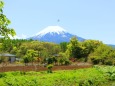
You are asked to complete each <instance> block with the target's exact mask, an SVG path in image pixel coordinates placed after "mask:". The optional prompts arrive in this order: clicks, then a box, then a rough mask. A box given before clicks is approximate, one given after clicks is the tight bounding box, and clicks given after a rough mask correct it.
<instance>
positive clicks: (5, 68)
mask: <svg viewBox="0 0 115 86" xmlns="http://www.w3.org/2000/svg"><path fill="white" fill-rule="evenodd" d="M90 67H92V65H91V64H87V63H78V64H76V65H75V64H74V65H68V66H53V68H52V70H74V69H80V68H90ZM46 70H47V68H46V67H43V66H37V65H34V66H31V65H29V66H24V65H11V64H10V65H8V66H0V72H7V71H46Z"/></svg>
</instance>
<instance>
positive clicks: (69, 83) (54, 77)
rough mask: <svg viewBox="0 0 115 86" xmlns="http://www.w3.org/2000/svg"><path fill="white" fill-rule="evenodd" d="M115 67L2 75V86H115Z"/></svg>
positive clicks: (0, 80) (0, 76)
mask: <svg viewBox="0 0 115 86" xmlns="http://www.w3.org/2000/svg"><path fill="white" fill-rule="evenodd" d="M114 81H115V67H112V66H108V67H100V66H94V67H93V68H88V69H79V70H68V71H67V70H66V71H54V72H53V73H51V74H49V73H47V72H19V71H17V72H6V73H0V85H1V86H114V85H115V83H114Z"/></svg>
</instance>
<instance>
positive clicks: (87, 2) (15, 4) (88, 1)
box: [4, 0, 115, 44]
mask: <svg viewBox="0 0 115 86" xmlns="http://www.w3.org/2000/svg"><path fill="white" fill-rule="evenodd" d="M4 1H5V7H4V14H5V15H6V16H7V17H8V18H9V19H10V20H11V22H12V24H11V25H10V27H13V28H14V29H15V31H16V33H17V35H18V36H20V35H22V34H24V35H27V36H32V35H34V34H36V33H37V32H39V31H41V30H42V29H44V28H46V27H47V26H53V25H59V26H61V27H63V28H64V29H66V30H67V31H68V32H70V33H73V34H76V35H78V36H80V37H83V38H86V39H96V40H101V41H103V42H104V43H107V44H115V0H4ZM58 19H59V20H60V22H57V20H58Z"/></svg>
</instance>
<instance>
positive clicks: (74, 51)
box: [66, 37, 82, 58]
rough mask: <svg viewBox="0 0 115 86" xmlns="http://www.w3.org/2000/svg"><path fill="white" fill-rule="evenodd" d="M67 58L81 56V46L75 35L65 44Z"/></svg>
mask: <svg viewBox="0 0 115 86" xmlns="http://www.w3.org/2000/svg"><path fill="white" fill-rule="evenodd" d="M66 53H67V54H68V57H69V58H81V57H82V54H81V53H82V46H81V43H80V42H79V41H78V40H77V38H76V37H73V38H71V40H70V43H69V44H68V46H67V51H66Z"/></svg>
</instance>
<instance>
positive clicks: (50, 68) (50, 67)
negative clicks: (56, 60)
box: [47, 64, 53, 73]
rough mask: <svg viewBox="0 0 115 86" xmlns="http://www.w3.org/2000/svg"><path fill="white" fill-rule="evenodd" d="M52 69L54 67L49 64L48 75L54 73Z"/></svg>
mask: <svg viewBox="0 0 115 86" xmlns="http://www.w3.org/2000/svg"><path fill="white" fill-rule="evenodd" d="M52 67H53V65H52V64H49V65H48V66H47V68H48V70H47V72H48V73H52Z"/></svg>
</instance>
